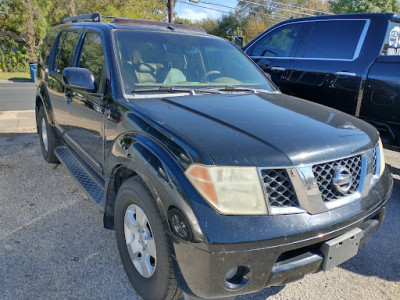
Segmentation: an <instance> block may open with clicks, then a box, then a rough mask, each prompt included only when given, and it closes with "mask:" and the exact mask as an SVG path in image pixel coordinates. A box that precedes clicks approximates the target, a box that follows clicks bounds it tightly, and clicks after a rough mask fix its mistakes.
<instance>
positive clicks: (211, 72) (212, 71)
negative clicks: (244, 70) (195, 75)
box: [200, 70, 221, 82]
mask: <svg viewBox="0 0 400 300" xmlns="http://www.w3.org/2000/svg"><path fill="white" fill-rule="evenodd" d="M211 74H221V72H220V71H217V70H211V71H208V72H207V73H206V74H204V76H203V77H201V80H200V82H205V80H206V79H207V77H208V76H210V75H211Z"/></svg>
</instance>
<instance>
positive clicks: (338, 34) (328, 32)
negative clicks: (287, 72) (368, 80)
mask: <svg viewBox="0 0 400 300" xmlns="http://www.w3.org/2000/svg"><path fill="white" fill-rule="evenodd" d="M364 26H365V21H364V20H360V21H359V20H343V21H341V20H335V21H333V20H330V21H319V22H315V24H314V28H313V30H312V33H311V36H310V39H309V41H308V45H307V48H306V51H305V54H304V57H306V58H325V59H353V58H354V55H355V52H356V48H357V45H358V42H359V40H360V36H361V33H362V31H363V29H364Z"/></svg>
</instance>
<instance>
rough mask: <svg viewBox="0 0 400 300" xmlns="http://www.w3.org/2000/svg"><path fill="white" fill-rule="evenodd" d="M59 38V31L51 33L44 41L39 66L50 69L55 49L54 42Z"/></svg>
mask: <svg viewBox="0 0 400 300" xmlns="http://www.w3.org/2000/svg"><path fill="white" fill-rule="evenodd" d="M56 37H57V31H50V33H49V34H48V35H47V36H46V37H45V39H44V40H43V44H42V48H41V50H40V56H39V64H40V65H41V66H42V67H44V68H46V69H47V68H48V66H49V59H50V55H51V50H52V49H53V45H54V41H55V39H56Z"/></svg>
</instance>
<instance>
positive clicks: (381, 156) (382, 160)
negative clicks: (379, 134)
mask: <svg viewBox="0 0 400 300" xmlns="http://www.w3.org/2000/svg"><path fill="white" fill-rule="evenodd" d="M379 161H380V165H379V176H381V175H382V174H383V171H385V154H384V152H383V145H382V141H381V139H380V138H379Z"/></svg>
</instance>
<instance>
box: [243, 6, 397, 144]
mask: <svg viewBox="0 0 400 300" xmlns="http://www.w3.org/2000/svg"><path fill="white" fill-rule="evenodd" d="M243 50H244V52H245V53H246V54H247V55H249V56H250V57H251V58H252V59H253V60H254V61H255V62H256V63H257V64H258V66H259V67H261V69H262V70H263V71H264V72H267V73H268V74H270V76H271V78H272V80H273V82H274V83H275V84H276V85H277V86H278V87H279V88H280V90H281V91H282V92H283V93H285V94H288V95H293V96H296V97H299V98H303V99H307V100H310V101H313V102H317V103H320V104H323V105H327V106H330V107H333V108H336V109H339V110H341V111H344V112H346V113H348V114H351V115H354V116H356V117H359V118H362V119H363V120H366V121H368V122H370V123H371V124H373V125H375V126H376V127H377V128H378V130H379V131H380V132H381V136H382V140H383V141H384V142H385V143H388V144H393V145H396V146H400V16H398V15H393V14H349V15H328V16H320V17H311V18H302V19H291V20H287V21H284V22H281V23H279V24H277V25H275V26H273V27H271V28H270V29H268V30H267V31H265V32H264V33H262V34H260V35H259V36H258V37H256V38H255V39H253V40H252V41H251V42H250V43H248V44H247V45H246V46H244V47H243Z"/></svg>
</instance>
